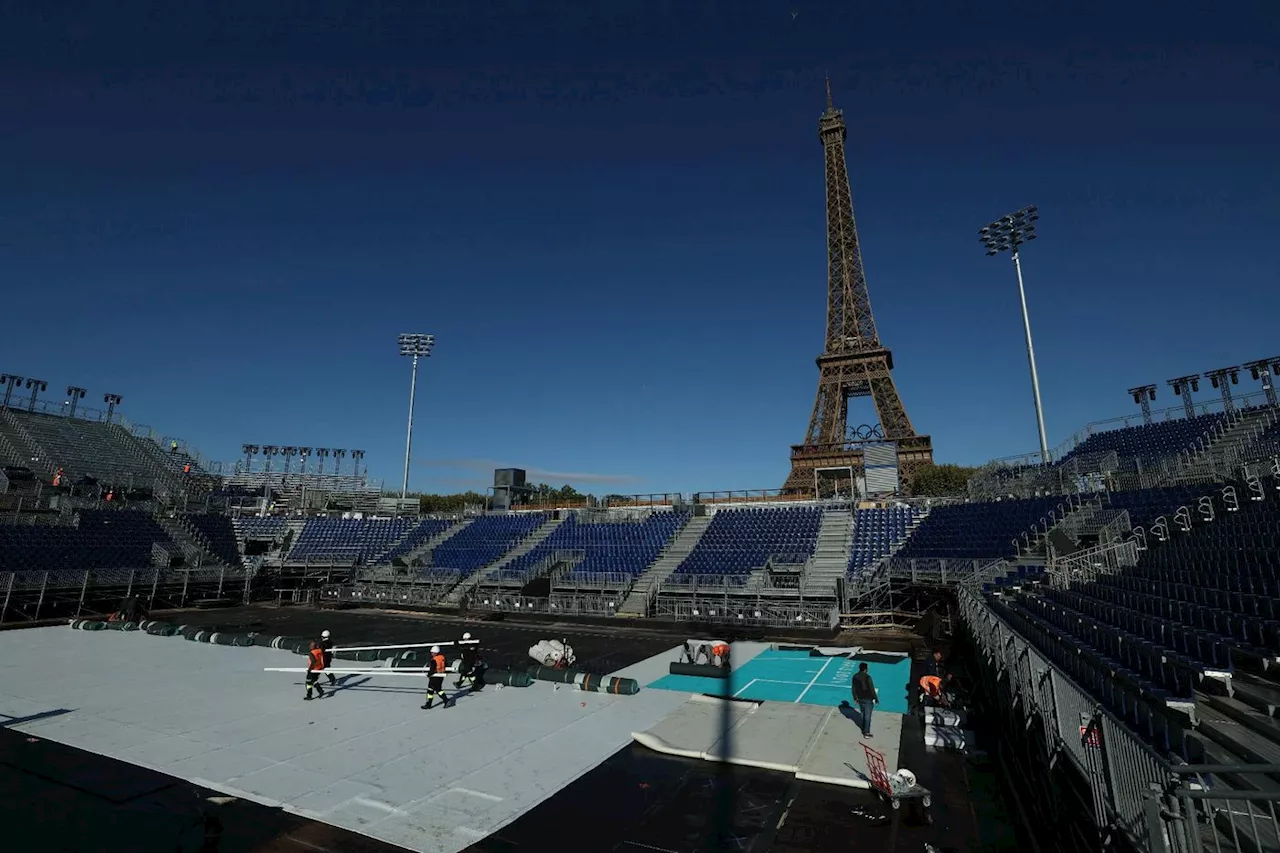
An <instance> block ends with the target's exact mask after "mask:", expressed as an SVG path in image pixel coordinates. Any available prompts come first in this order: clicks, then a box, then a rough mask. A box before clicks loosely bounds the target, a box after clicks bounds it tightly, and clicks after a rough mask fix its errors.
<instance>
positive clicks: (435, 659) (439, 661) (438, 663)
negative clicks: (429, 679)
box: [431, 655, 445, 675]
mask: <svg viewBox="0 0 1280 853" xmlns="http://www.w3.org/2000/svg"><path fill="white" fill-rule="evenodd" d="M431 665H432V666H433V667H434V669H433V670H432V672H431V674H432V675H443V674H444V670H445V664H444V655H432V656H431Z"/></svg>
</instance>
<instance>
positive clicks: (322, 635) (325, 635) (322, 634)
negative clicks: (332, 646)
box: [320, 631, 329, 640]
mask: <svg viewBox="0 0 1280 853" xmlns="http://www.w3.org/2000/svg"><path fill="white" fill-rule="evenodd" d="M320 639H322V640H327V639H329V632H328V631H321V632H320Z"/></svg>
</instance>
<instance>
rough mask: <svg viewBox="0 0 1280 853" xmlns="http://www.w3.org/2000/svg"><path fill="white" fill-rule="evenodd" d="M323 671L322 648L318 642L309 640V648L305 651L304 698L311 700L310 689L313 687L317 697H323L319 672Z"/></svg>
mask: <svg viewBox="0 0 1280 853" xmlns="http://www.w3.org/2000/svg"><path fill="white" fill-rule="evenodd" d="M322 672H324V650H323V649H321V648H320V644H319V643H317V642H315V641H314V640H312V641H311V650H310V651H309V652H307V695H306V697H305V698H306V700H307V701H308V702H310V701H311V691H312V690H313V689H314V690H315V691H316V693H318V694H319V696H318V697H317V698H319V699H323V698H324V690H322V689H320V673H322Z"/></svg>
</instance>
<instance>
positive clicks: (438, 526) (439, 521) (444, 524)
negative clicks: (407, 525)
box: [375, 518, 459, 564]
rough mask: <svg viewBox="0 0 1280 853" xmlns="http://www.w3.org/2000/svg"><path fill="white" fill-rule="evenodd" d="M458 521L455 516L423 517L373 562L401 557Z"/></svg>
mask: <svg viewBox="0 0 1280 853" xmlns="http://www.w3.org/2000/svg"><path fill="white" fill-rule="evenodd" d="M458 523H459V522H458V520H457V519H456V518H424V519H422V520H421V521H419V522H418V523H417V525H416V526H415V527H414V528H413V529H412V530H410V531H409V532H408V533H407V534H405V537H404V538H403V539H401V540H400V541H399V542H397V543H396V545H395V547H393V548H392V549H391V550H389V551H387V552H386V553H384V554H381V555H379V556H378V557H376V558H375V562H377V563H383V564H386V563H390V562H391V561H392V560H394V559H396V558H397V557H403V556H404V555H405V554H408V553H410V552H411V551H413V549H414V548H417V547H419V546H420V545H425V544H426V543H427V542H430V541H431V540H432V539H433V538H435V537H436V536H439V535H440V534H441V533H444V532H445V531H446V530H448V529H449V528H450V527H453V525H455V524H458Z"/></svg>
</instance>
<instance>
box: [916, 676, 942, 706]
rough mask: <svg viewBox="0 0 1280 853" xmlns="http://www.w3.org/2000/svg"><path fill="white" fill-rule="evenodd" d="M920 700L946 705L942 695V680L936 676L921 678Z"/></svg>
mask: <svg viewBox="0 0 1280 853" xmlns="http://www.w3.org/2000/svg"><path fill="white" fill-rule="evenodd" d="M920 700H921V702H922V703H923V702H924V701H925V700H928V701H930V702H934V703H937V704H939V705H945V704H946V701H945V699H944V697H943V695H942V679H941V678H939V677H938V676H936V675H924V676H921V677H920Z"/></svg>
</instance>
